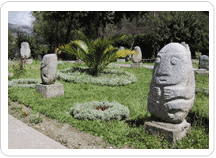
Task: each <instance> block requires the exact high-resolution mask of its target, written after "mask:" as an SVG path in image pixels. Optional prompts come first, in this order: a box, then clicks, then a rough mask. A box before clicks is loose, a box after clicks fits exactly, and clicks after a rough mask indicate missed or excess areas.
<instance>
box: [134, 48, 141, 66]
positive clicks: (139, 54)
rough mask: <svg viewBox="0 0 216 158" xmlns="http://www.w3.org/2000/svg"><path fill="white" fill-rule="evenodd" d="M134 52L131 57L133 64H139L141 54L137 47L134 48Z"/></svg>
mask: <svg viewBox="0 0 216 158" xmlns="http://www.w3.org/2000/svg"><path fill="white" fill-rule="evenodd" d="M134 50H135V52H137V54H134V55H133V62H134V63H139V62H141V60H142V52H141V49H140V47H139V46H136V47H135V48H134Z"/></svg>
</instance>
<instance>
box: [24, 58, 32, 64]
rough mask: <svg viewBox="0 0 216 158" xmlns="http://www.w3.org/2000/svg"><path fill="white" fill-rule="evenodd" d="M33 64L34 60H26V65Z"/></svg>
mask: <svg viewBox="0 0 216 158" xmlns="http://www.w3.org/2000/svg"><path fill="white" fill-rule="evenodd" d="M32 62H33V59H26V61H25V63H26V64H31V63H32Z"/></svg>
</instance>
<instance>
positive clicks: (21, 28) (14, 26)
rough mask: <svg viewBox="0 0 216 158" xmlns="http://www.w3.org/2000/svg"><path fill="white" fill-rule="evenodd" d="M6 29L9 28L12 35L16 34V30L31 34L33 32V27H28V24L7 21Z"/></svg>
mask: <svg viewBox="0 0 216 158" xmlns="http://www.w3.org/2000/svg"><path fill="white" fill-rule="evenodd" d="M8 29H10V30H11V31H12V33H13V34H14V35H16V32H17V31H21V32H25V33H27V34H28V35H31V34H32V32H33V27H30V26H28V25H19V24H11V23H8Z"/></svg>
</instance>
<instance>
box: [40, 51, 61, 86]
mask: <svg viewBox="0 0 216 158" xmlns="http://www.w3.org/2000/svg"><path fill="white" fill-rule="evenodd" d="M56 73H57V55H56V54H46V55H44V57H43V59H42V62H41V80H42V83H43V84H47V85H49V84H54V83H55V79H56Z"/></svg>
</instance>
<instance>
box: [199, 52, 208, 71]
mask: <svg viewBox="0 0 216 158" xmlns="http://www.w3.org/2000/svg"><path fill="white" fill-rule="evenodd" d="M199 69H206V70H209V57H208V56H207V55H202V56H201V57H200V60H199Z"/></svg>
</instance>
